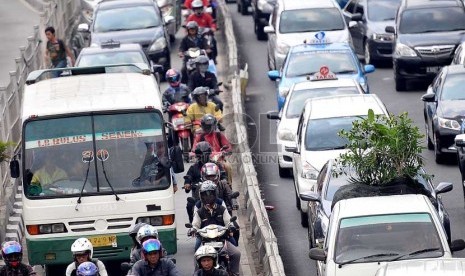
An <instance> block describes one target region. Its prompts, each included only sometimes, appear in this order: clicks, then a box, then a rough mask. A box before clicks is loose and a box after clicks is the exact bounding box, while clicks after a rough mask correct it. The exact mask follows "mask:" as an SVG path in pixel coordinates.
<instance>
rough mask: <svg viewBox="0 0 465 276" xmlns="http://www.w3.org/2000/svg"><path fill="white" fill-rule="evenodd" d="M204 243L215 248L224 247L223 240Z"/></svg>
mask: <svg viewBox="0 0 465 276" xmlns="http://www.w3.org/2000/svg"><path fill="white" fill-rule="evenodd" d="M204 245H210V246H213V247H215V248H221V247H223V243H222V242H206V243H205V244H204Z"/></svg>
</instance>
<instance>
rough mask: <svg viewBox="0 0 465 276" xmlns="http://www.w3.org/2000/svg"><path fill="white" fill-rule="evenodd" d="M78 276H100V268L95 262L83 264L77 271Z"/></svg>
mask: <svg viewBox="0 0 465 276" xmlns="http://www.w3.org/2000/svg"><path fill="white" fill-rule="evenodd" d="M76 275H77V276H100V274H99V271H98V267H97V266H96V265H95V264H94V263H93V262H83V263H82V264H80V265H79V266H78V268H77V270H76Z"/></svg>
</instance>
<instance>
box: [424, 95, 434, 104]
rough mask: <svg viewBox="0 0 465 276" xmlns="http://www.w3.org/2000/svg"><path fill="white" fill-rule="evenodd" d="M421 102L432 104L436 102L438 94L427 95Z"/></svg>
mask: <svg viewBox="0 0 465 276" xmlns="http://www.w3.org/2000/svg"><path fill="white" fill-rule="evenodd" d="M421 100H422V101H424V102H428V103H432V102H435V101H436V94H434V93H426V94H424V95H423V96H421Z"/></svg>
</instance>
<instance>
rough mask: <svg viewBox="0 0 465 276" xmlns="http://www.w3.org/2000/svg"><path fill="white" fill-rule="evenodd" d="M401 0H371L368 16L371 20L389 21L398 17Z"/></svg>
mask: <svg viewBox="0 0 465 276" xmlns="http://www.w3.org/2000/svg"><path fill="white" fill-rule="evenodd" d="M399 4H400V0H369V1H368V18H369V19H370V20H371V21H389V20H394V19H395V18H396V11H397V8H398V7H399Z"/></svg>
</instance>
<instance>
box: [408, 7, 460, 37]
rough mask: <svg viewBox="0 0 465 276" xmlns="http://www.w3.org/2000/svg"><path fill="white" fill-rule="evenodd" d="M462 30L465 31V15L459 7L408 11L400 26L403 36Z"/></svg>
mask: <svg viewBox="0 0 465 276" xmlns="http://www.w3.org/2000/svg"><path fill="white" fill-rule="evenodd" d="M425 18H427V20H425ZM460 30H465V13H464V11H463V8H459V7H444V8H441V7H435V8H431V9H412V10H406V11H404V12H403V13H402V17H401V20H400V26H399V32H400V33H403V34H421V33H428V32H447V31H460Z"/></svg>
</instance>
